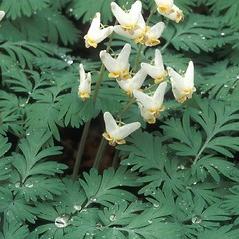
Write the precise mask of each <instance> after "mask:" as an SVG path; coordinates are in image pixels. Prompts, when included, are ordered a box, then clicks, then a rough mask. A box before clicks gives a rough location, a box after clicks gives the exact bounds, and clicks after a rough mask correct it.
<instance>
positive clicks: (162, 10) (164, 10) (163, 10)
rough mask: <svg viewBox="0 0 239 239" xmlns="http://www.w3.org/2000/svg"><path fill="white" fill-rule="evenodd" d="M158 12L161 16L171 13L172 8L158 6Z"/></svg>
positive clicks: (163, 5) (164, 5)
mask: <svg viewBox="0 0 239 239" xmlns="http://www.w3.org/2000/svg"><path fill="white" fill-rule="evenodd" d="M157 9H158V12H159V13H163V14H170V13H171V12H172V8H171V7H170V6H168V5H166V4H162V5H158V8H157Z"/></svg>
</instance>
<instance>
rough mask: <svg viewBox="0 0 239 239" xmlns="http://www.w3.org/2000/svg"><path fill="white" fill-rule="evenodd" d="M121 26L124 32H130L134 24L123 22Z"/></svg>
mask: <svg viewBox="0 0 239 239" xmlns="http://www.w3.org/2000/svg"><path fill="white" fill-rule="evenodd" d="M121 27H122V28H123V29H124V30H125V31H126V32H131V31H133V30H134V29H135V27H136V25H135V24H125V25H121Z"/></svg>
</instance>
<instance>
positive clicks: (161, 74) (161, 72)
mask: <svg viewBox="0 0 239 239" xmlns="http://www.w3.org/2000/svg"><path fill="white" fill-rule="evenodd" d="M141 67H142V69H144V71H145V72H146V73H147V74H148V75H150V76H151V77H152V78H153V79H154V82H155V84H159V83H161V82H162V81H164V80H165V78H166V76H167V71H165V69H164V65H163V58H162V55H161V53H160V51H159V50H158V49H156V50H155V58H154V65H151V64H148V63H142V64H141Z"/></svg>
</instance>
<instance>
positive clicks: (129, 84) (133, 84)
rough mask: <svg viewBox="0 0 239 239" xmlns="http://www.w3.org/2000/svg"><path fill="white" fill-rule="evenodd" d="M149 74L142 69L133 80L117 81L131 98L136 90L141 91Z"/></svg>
mask: <svg viewBox="0 0 239 239" xmlns="http://www.w3.org/2000/svg"><path fill="white" fill-rule="evenodd" d="M146 76H147V73H146V72H145V71H144V70H143V69H140V70H139V71H138V72H137V73H136V74H135V75H134V76H133V77H132V78H130V79H127V80H117V82H118V84H119V86H120V87H121V88H122V89H123V90H124V91H125V92H126V93H127V94H128V95H129V96H131V95H132V93H133V91H134V90H138V89H140V87H141V86H142V85H143V83H144V80H145V78H146Z"/></svg>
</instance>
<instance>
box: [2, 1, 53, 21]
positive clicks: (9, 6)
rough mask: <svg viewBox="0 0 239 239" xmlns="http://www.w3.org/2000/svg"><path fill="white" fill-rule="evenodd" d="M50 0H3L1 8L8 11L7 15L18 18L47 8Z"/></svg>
mask: <svg viewBox="0 0 239 239" xmlns="http://www.w3.org/2000/svg"><path fill="white" fill-rule="evenodd" d="M49 2H50V0H21V1H17V2H16V1H14V0H3V1H2V4H1V9H2V10H4V11H5V12H6V13H7V17H10V18H11V19H13V20H14V19H16V18H17V17H21V16H23V15H25V16H28V17H30V16H31V15H32V14H34V12H36V11H38V10H41V9H43V8H47V7H48V6H49Z"/></svg>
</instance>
